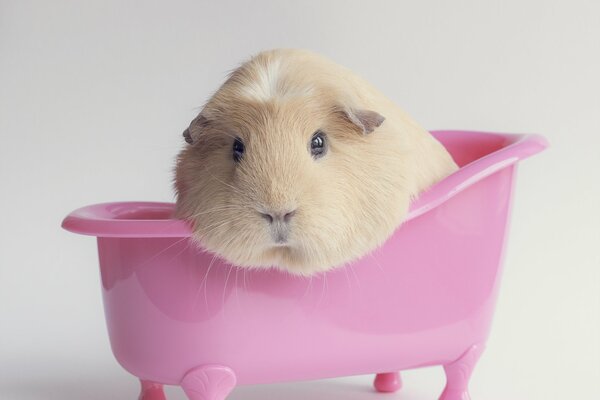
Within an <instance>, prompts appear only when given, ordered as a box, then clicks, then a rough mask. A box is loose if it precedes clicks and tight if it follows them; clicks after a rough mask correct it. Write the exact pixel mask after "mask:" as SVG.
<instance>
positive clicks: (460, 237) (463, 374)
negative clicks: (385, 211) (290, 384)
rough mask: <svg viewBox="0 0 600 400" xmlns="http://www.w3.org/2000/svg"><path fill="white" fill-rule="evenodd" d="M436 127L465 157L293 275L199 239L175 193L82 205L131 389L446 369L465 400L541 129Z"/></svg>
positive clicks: (78, 229) (193, 389)
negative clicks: (358, 237) (340, 261)
mask: <svg viewBox="0 0 600 400" xmlns="http://www.w3.org/2000/svg"><path fill="white" fill-rule="evenodd" d="M433 134H434V135H435V136H436V137H437V138H438V140H439V141H440V142H442V143H443V144H444V146H445V147H446V148H447V149H448V150H449V151H450V153H451V154H452V156H453V158H454V159H455V161H456V162H457V163H458V164H459V166H460V167H461V168H460V169H459V170H458V171H457V172H455V173H454V174H452V175H451V176H449V177H447V178H446V179H444V180H443V181H441V182H439V183H437V184H436V185H434V186H433V187H431V188H430V189H429V190H428V191H427V192H425V193H423V194H422V195H421V196H420V197H419V199H418V200H416V201H415V202H414V203H413V204H412V206H411V209H410V213H409V216H408V218H407V220H406V221H405V223H404V224H403V225H402V226H401V227H399V228H398V229H397V230H396V232H395V233H394V235H393V236H392V237H390V238H389V240H388V241H387V242H386V243H385V244H384V245H383V246H382V247H381V248H379V249H377V250H376V251H374V252H373V253H371V254H369V255H367V256H364V257H363V258H362V259H360V260H358V261H356V262H354V263H352V264H350V265H348V266H346V267H343V268H340V269H336V270H333V271H331V272H328V273H324V274H321V275H317V276H314V277H312V278H301V277H296V276H291V275H289V274H285V273H282V272H278V271H276V270H247V269H243V268H239V267H236V266H234V265H229V264H227V263H225V262H224V261H222V260H221V259H219V258H218V257H214V256H213V255H212V254H208V253H206V252H204V251H202V250H201V249H198V248H196V247H195V246H194V245H193V244H192V242H191V241H190V234H191V231H190V227H189V226H188V225H187V224H186V223H185V222H184V221H181V220H176V219H171V218H170V216H171V213H172V210H173V204H171V203H156V202H119V203H105V204H96V205H92V206H87V207H83V208H80V209H78V210H75V211H73V212H72V213H71V214H69V215H68V216H67V217H66V218H65V220H64V221H63V225H62V226H63V227H64V228H65V229H67V230H69V231H71V232H75V233H79V234H85V235H92V236H96V237H97V241H98V252H99V261H100V271H101V280H102V294H103V300H104V309H105V315H106V323H107V326H108V333H109V337H110V343H111V347H112V351H113V353H114V355H115V357H116V359H117V360H118V362H119V363H120V364H121V365H122V366H123V368H125V369H126V370H127V371H129V372H130V373H131V374H133V375H135V376H136V377H138V378H139V379H140V380H141V384H142V390H141V394H140V399H142V400H159V399H164V393H163V389H162V385H180V386H181V387H183V389H184V391H185V393H186V394H187V396H188V397H189V398H190V400H200V399H203V400H221V399H224V398H225V397H226V396H227V395H228V394H229V393H230V391H231V390H232V389H233V388H234V387H235V386H236V385H245V384H259V383H273V382H284V381H296V380H309V379H320V378H328V377H337V376H346V375H358V374H368V373H375V374H377V375H376V378H375V388H376V389H377V390H378V391H381V392H391V391H395V390H398V389H399V388H400V386H401V381H400V375H399V373H398V371H401V370H404V369H410V368H417V367H423V366H431V365H441V366H443V367H444V369H445V372H446V376H447V384H446V387H445V389H444V392H443V393H442V395H441V399H443V400H467V399H469V395H468V388H467V384H468V381H469V378H470V375H471V372H472V370H473V368H474V366H475V363H476V362H477V360H478V358H479V356H480V354H481V352H482V351H483V349H484V346H485V343H486V339H487V337H488V334H489V330H490V325H491V320H492V316H493V311H494V306H495V302H496V297H497V293H498V288H499V283H500V276H501V269H502V268H501V266H502V259H503V252H504V249H505V243H506V238H507V227H508V221H509V216H510V206H511V201H512V195H513V188H514V179H515V173H516V168H517V163H518V161H519V160H521V159H524V158H526V157H529V156H531V155H533V154H535V153H538V152H540V151H542V150H543V149H544V148H545V147H546V146H547V143H546V141H545V140H544V138H543V137H541V136H538V135H516V134H498V133H483V132H467V131H436V132H433Z"/></svg>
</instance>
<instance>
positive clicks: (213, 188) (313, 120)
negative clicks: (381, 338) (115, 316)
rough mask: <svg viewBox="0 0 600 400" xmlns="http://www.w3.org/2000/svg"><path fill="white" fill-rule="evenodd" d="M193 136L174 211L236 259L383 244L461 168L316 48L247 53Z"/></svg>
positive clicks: (352, 253) (359, 250) (297, 266)
mask: <svg viewBox="0 0 600 400" xmlns="http://www.w3.org/2000/svg"><path fill="white" fill-rule="evenodd" d="M183 136H184V137H185V140H186V142H187V143H188V144H187V145H186V147H185V148H184V149H183V150H182V151H181V153H180V154H179V156H178V159H177V164H176V168H175V190H176V194H177V204H176V211H175V215H176V216H177V217H178V218H182V219H186V220H188V221H190V222H191V225H192V227H193V239H194V240H195V241H196V242H197V243H198V244H199V245H200V246H201V248H203V249H205V250H208V251H209V252H212V253H216V255H217V256H220V257H221V258H223V259H224V260H225V261H227V262H229V263H231V264H234V265H237V266H241V267H262V268H269V267H275V268H278V269H281V270H284V271H287V272H290V273H292V274H297V275H304V276H308V275H311V274H314V273H317V272H321V271H326V270H329V269H331V268H334V267H337V266H342V265H344V264H346V263H348V262H350V261H352V260H355V259H357V258H359V257H362V256H364V255H365V254H367V253H369V252H371V251H372V250H374V249H375V248H377V247H378V246H380V245H381V244H382V243H383V242H384V241H385V240H386V239H387V238H388V237H389V236H390V235H391V234H392V233H393V232H394V230H395V229H396V228H398V226H399V225H400V224H401V222H402V220H403V218H404V217H405V216H406V214H407V212H408V209H409V204H410V202H411V199H413V198H415V197H416V196H418V194H419V193H420V192H421V191H423V190H424V189H426V188H427V187H429V186H430V185H432V184H433V183H435V182H437V181H439V180H441V179H442V178H444V177H446V176H447V175H449V174H450V173H452V172H453V171H455V170H456V169H457V166H456V164H455V163H454V161H453V160H452V158H451V157H450V155H449V153H448V152H447V151H446V150H445V148H444V147H443V146H442V145H441V144H440V143H439V142H437V141H436V140H435V139H434V138H433V137H432V136H431V134H430V133H429V132H427V131H426V130H425V129H423V128H421V127H420V126H419V125H417V124H416V123H415V122H414V121H413V120H412V119H411V118H410V117H409V116H408V115H407V114H406V113H404V112H403V111H402V110H401V109H400V108H399V107H398V106H396V104H394V103H393V102H392V101H391V100H389V99H388V98H386V97H385V96H384V95H383V94H382V93H380V92H379V91H378V90H377V89H375V88H374V87H372V86H371V85H370V84H369V83H368V82H366V81H365V80H363V79H362V78H360V77H359V76H357V75H356V74H354V73H353V72H352V71H350V70H349V69H346V68H344V67H342V66H340V65H338V64H336V63H334V62H332V61H330V60H329V59H327V58H325V57H323V56H320V55H317V54H315V53H312V52H310V51H306V50H296V49H276V50H270V51H265V52H262V53H259V54H258V55H256V56H254V57H252V58H251V59H250V60H249V61H247V62H245V63H243V64H242V65H241V66H240V67H239V68H237V69H236V70H234V71H233V72H232V73H231V74H230V75H229V77H228V79H227V80H226V81H225V83H224V84H223V85H222V86H221V87H220V88H219V89H218V90H217V91H216V93H215V94H214V95H213V96H212V97H211V98H210V99H209V100H208V102H207V103H206V105H205V106H204V107H203V109H202V111H201V112H200V114H199V115H198V116H197V117H196V118H195V119H194V120H193V121H192V122H191V124H190V126H189V128H187V129H186V130H185V131H184V133H183Z"/></svg>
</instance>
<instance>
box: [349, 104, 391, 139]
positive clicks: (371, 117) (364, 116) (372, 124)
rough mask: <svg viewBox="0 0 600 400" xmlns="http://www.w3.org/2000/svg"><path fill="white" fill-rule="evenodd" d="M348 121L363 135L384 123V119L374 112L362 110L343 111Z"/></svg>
mask: <svg viewBox="0 0 600 400" xmlns="http://www.w3.org/2000/svg"><path fill="white" fill-rule="evenodd" d="M344 113H345V114H346V116H347V117H348V119H349V120H350V121H351V122H352V123H353V124H354V125H356V126H357V127H359V128H360V129H361V130H362V133H363V134H365V135H366V134H369V133H371V132H373V131H374V130H375V128H377V127H378V126H379V125H381V124H382V123H383V121H385V117H384V116H383V115H381V114H379V113H377V112H375V111H371V110H364V109H346V110H345V111H344Z"/></svg>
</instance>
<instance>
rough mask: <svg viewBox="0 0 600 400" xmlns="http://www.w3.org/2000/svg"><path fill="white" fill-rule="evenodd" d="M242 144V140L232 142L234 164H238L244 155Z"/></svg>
mask: <svg viewBox="0 0 600 400" xmlns="http://www.w3.org/2000/svg"><path fill="white" fill-rule="evenodd" d="M244 149H245V147H244V142H242V139H240V138H235V141H234V142H233V161H235V162H239V161H240V160H241V158H242V155H243V154H244Z"/></svg>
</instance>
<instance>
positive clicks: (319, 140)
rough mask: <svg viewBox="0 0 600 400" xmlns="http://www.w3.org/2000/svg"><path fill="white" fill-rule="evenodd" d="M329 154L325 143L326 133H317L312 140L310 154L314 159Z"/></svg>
mask: <svg viewBox="0 0 600 400" xmlns="http://www.w3.org/2000/svg"><path fill="white" fill-rule="evenodd" d="M326 152H327V147H326V143H325V133H324V132H323V131H316V132H315V133H313V135H312V138H311V139H310V154H311V155H312V156H313V157H314V158H319V157H322V156H323V155H324V154H325V153H326Z"/></svg>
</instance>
